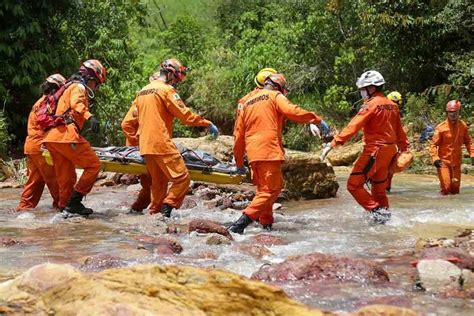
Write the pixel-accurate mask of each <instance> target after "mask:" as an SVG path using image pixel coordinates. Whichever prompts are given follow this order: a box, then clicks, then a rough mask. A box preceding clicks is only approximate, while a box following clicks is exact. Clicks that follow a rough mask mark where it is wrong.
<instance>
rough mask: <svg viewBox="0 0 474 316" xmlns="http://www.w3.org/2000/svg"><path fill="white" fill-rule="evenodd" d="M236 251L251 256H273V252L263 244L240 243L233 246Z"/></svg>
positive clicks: (259, 257)
mask: <svg viewBox="0 0 474 316" xmlns="http://www.w3.org/2000/svg"><path fill="white" fill-rule="evenodd" d="M233 249H234V250H235V251H238V252H241V253H243V254H246V255H248V256H250V257H254V258H257V259H262V258H263V257H265V256H271V255H273V253H272V252H271V251H270V250H269V249H268V248H267V247H265V246H262V245H253V244H247V243H243V244H238V245H235V246H234V247H233Z"/></svg>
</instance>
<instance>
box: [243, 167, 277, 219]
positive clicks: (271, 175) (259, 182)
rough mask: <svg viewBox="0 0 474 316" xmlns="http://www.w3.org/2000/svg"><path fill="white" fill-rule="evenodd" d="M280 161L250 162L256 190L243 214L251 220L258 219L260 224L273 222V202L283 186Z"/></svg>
mask: <svg viewBox="0 0 474 316" xmlns="http://www.w3.org/2000/svg"><path fill="white" fill-rule="evenodd" d="M282 163H283V162H282V161H256V162H252V163H251V164H250V167H251V168H252V173H253V183H254V184H255V185H256V186H257V192H256V194H255V197H254V198H253V200H252V202H251V203H250V205H249V206H247V208H246V209H245V210H244V214H246V215H247V216H248V217H250V218H251V219H252V220H257V219H258V220H259V222H260V224H262V225H268V224H272V223H273V203H275V201H276V199H277V198H278V195H279V194H280V192H281V189H282V188H283V175H282V173H281V165H282Z"/></svg>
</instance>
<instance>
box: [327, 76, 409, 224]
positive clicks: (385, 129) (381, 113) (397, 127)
mask: <svg viewBox="0 0 474 316" xmlns="http://www.w3.org/2000/svg"><path fill="white" fill-rule="evenodd" d="M384 84H385V80H384V78H383V77H382V75H381V74H380V73H379V72H377V71H374V70H370V71H367V72H364V73H363V74H362V75H361V76H360V78H359V79H358V80H357V83H356V85H357V88H358V89H359V92H360V94H361V96H362V98H363V99H364V104H363V105H362V107H361V108H360V110H359V113H358V114H357V115H356V116H355V117H354V118H353V119H352V120H351V121H350V122H349V124H348V125H347V127H346V128H344V129H343V130H342V131H341V132H340V133H339V134H338V135H336V136H335V137H334V139H333V141H332V142H331V143H329V144H328V145H326V147H325V148H324V150H323V153H322V155H321V159H324V158H325V157H326V155H327V154H328V152H329V151H330V150H331V149H332V148H334V147H335V146H337V145H342V144H344V143H345V142H347V141H348V140H349V139H351V138H352V137H353V136H354V135H356V134H357V132H358V131H359V130H361V129H363V130H364V138H363V141H364V149H363V151H362V153H361V155H360V156H359V158H358V159H357V161H356V162H355V163H354V167H353V168H352V172H351V174H350V176H349V179H348V180H347V190H348V191H349V192H350V193H351V194H352V196H353V197H354V198H355V200H356V201H357V202H358V203H359V204H360V205H361V206H362V207H363V208H364V209H366V210H367V211H368V212H369V213H370V215H371V219H372V221H373V222H374V223H379V224H384V223H385V222H387V221H388V220H389V219H390V217H391V213H390V211H389V210H388V208H389V203H388V198H387V194H386V192H385V188H386V187H387V183H386V182H387V177H388V169H389V167H390V165H391V164H392V161H393V159H394V158H395V155H396V153H397V152H404V151H406V150H407V149H408V140H407V136H406V134H405V131H404V130H403V126H402V123H401V120H400V113H399V110H398V107H397V105H396V104H395V103H393V102H392V101H390V100H389V99H387V98H386V97H385V96H384V94H383V92H382V89H383V85H384ZM366 182H370V183H371V185H372V188H371V192H368V191H367V190H365V189H364V184H365V183H366Z"/></svg>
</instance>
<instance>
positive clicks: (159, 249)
mask: <svg viewBox="0 0 474 316" xmlns="http://www.w3.org/2000/svg"><path fill="white" fill-rule="evenodd" d="M152 252H153V254H155V255H159V256H163V255H164V256H167V255H174V254H175V253H176V252H175V251H174V250H173V248H171V247H170V246H168V245H157V246H155V247H154V248H153V251H152ZM180 252H181V251H180Z"/></svg>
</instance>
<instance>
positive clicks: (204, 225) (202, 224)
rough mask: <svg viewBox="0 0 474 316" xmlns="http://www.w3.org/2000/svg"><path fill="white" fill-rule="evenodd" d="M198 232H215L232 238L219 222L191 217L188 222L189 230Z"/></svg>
mask: <svg viewBox="0 0 474 316" xmlns="http://www.w3.org/2000/svg"><path fill="white" fill-rule="evenodd" d="M194 231H195V232H198V233H202V234H210V233H216V234H220V235H223V236H225V237H227V238H228V239H229V240H233V238H232V235H231V234H230V233H229V232H228V231H227V229H225V228H224V227H223V226H221V225H220V224H218V223H216V222H213V221H210V220H206V219H193V220H192V221H191V222H190V223H189V232H194Z"/></svg>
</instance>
